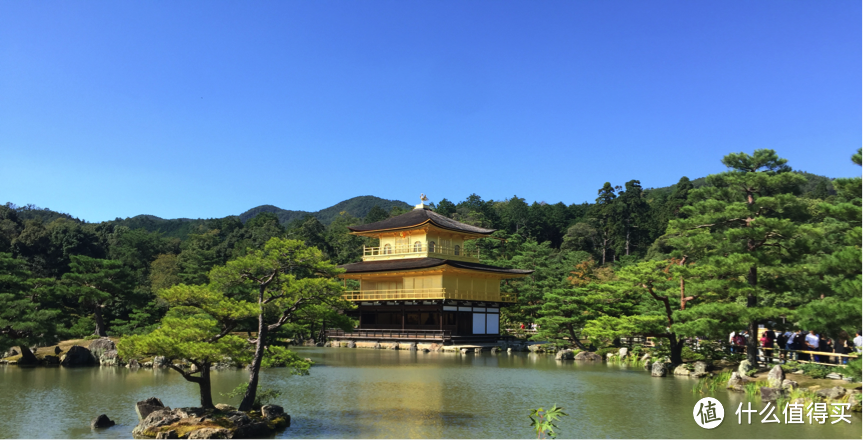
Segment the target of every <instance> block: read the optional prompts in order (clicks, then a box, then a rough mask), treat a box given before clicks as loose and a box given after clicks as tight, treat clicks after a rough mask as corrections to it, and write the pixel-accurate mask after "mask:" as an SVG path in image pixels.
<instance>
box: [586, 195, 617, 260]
mask: <svg viewBox="0 0 863 440" xmlns="http://www.w3.org/2000/svg"><path fill="white" fill-rule="evenodd" d="M618 189H620V187H613V186H611V183H608V182H605V184H604V185H602V188H600V190H599V191H598V194H599V197H597V198H596V204H595V205H594V206H593V207H592V215H591V217H592V218H593V221H594V223H595V224H596V230H597V232H599V244H600V250H601V255H602V259H601V264H605V263H606V261H608V260H609V258H608V251H609V250H611V247H612V240H613V238H614V232H615V230H616V229H617V226H618V224H617V220H618V219H617V215H615V214H616V213H615V210H614V199H615V198H616V197H617V196H616V195H615V193H614V192H615V191H616V190H618Z"/></svg>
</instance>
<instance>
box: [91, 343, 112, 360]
mask: <svg viewBox="0 0 863 440" xmlns="http://www.w3.org/2000/svg"><path fill="white" fill-rule="evenodd" d="M87 348H88V349H89V350H90V352H91V353H93V357H94V358H95V359H99V358H100V357H101V356H102V353H104V352H106V351H109V350H116V349H117V345H116V344H114V341H112V340H110V339H108V338H99V339H93V341H92V342H90V345H89V346H87Z"/></svg>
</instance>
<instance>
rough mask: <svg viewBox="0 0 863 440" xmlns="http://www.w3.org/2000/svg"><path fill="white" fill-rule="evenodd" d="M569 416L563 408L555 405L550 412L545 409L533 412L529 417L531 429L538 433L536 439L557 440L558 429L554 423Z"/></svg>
mask: <svg viewBox="0 0 863 440" xmlns="http://www.w3.org/2000/svg"><path fill="white" fill-rule="evenodd" d="M567 415H568V414H567V413H565V412H563V408H560V407H558V406H557V404H555V405H554V406H552V407H551V408H549V409H548V410H545V409H543V408H537V409H534V410H531V411H530V415H529V416H528V417H529V418H530V426H531V428H533V429H534V431H535V432H536V438H537V439H543V438H555V437H556V436H557V433H556V432H554V430H555V429H557V425H555V424H554V422H555V421H557V420H559V419H560V418H561V417H563V416H567Z"/></svg>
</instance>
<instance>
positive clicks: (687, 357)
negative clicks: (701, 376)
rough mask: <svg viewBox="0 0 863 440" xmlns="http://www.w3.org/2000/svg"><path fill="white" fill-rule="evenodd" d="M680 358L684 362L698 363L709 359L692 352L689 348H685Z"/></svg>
mask: <svg viewBox="0 0 863 440" xmlns="http://www.w3.org/2000/svg"><path fill="white" fill-rule="evenodd" d="M680 357H681V358H683V362H696V361H704V360H707V357H706V356H704V355H703V354H701V353H696V352H694V351H692V349H690V348H689V347H683V351H682V352H681V353H680Z"/></svg>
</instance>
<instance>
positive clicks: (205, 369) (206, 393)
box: [198, 362, 216, 409]
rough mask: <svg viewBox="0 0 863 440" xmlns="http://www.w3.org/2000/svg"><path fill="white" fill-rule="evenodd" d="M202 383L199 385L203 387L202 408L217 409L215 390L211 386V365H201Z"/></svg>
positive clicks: (205, 363) (206, 363)
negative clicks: (214, 399) (214, 397)
mask: <svg viewBox="0 0 863 440" xmlns="http://www.w3.org/2000/svg"><path fill="white" fill-rule="evenodd" d="M200 368H201V381H200V382H198V385H199V386H200V387H201V408H207V409H215V408H216V405H213V390H212V387H211V386H210V363H209V362H202V363H201V367H200Z"/></svg>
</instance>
